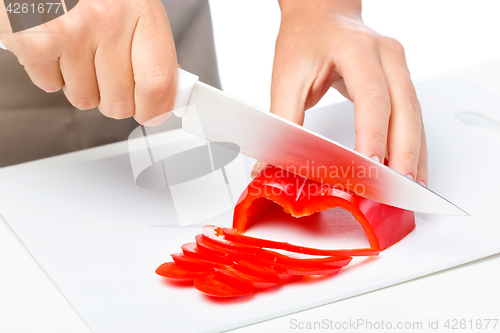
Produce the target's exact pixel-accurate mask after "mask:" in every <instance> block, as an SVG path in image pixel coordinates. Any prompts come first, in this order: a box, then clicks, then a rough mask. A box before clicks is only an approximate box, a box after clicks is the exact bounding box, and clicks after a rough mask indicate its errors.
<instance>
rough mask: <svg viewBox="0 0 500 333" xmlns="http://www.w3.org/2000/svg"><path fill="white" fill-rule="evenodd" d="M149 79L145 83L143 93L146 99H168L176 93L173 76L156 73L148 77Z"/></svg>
mask: <svg viewBox="0 0 500 333" xmlns="http://www.w3.org/2000/svg"><path fill="white" fill-rule="evenodd" d="M147 77H148V79H147V80H145V82H144V83H143V89H142V90H143V92H144V94H145V95H146V98H151V99H152V100H153V101H158V100H160V99H163V98H166V97H168V96H169V95H170V94H171V93H172V92H173V91H174V88H175V87H174V84H173V80H172V75H168V74H164V73H156V74H152V75H148V76H147Z"/></svg>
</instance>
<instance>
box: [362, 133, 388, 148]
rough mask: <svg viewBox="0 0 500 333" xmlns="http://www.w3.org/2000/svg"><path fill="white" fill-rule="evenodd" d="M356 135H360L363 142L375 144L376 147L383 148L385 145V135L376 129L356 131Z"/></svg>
mask: <svg viewBox="0 0 500 333" xmlns="http://www.w3.org/2000/svg"><path fill="white" fill-rule="evenodd" d="M356 135H360V136H362V137H363V139H364V140H366V141H367V142H370V143H372V144H375V146H377V147H385V146H386V144H387V135H386V133H382V132H380V131H378V130H376V129H366V130H364V131H357V133H356Z"/></svg>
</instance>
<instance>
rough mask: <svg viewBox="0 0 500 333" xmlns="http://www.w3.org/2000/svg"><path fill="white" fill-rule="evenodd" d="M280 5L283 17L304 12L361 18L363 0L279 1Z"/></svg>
mask: <svg viewBox="0 0 500 333" xmlns="http://www.w3.org/2000/svg"><path fill="white" fill-rule="evenodd" d="M278 3H279V6H280V10H281V15H282V17H283V16H287V15H289V14H294V13H301V12H303V11H304V10H306V11H311V10H315V11H321V12H325V11H327V12H330V13H331V14H335V15H339V14H341V15H349V16H356V17H361V0H314V1H307V0H278Z"/></svg>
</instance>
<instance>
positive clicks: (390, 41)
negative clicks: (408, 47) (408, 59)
mask: <svg viewBox="0 0 500 333" xmlns="http://www.w3.org/2000/svg"><path fill="white" fill-rule="evenodd" d="M382 45H383V47H384V48H386V49H387V50H388V51H389V52H391V53H392V54H395V55H397V56H401V57H404V56H405V49H404V47H403V44H401V43H400V42H399V41H398V40H397V39H394V38H392V37H384V38H383V40H382Z"/></svg>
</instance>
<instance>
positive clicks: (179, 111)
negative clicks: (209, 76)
mask: <svg viewBox="0 0 500 333" xmlns="http://www.w3.org/2000/svg"><path fill="white" fill-rule="evenodd" d="M198 79H199V78H198V76H196V75H194V74H192V73H189V72H186V71H185V70H183V69H180V68H179V69H178V70H177V92H176V94H175V102H174V110H173V111H174V114H175V115H176V116H177V117H182V116H184V115H185V114H186V111H187V106H188V105H189V100H190V99H191V94H192V93H193V89H194V85H195V84H196V82H198Z"/></svg>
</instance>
